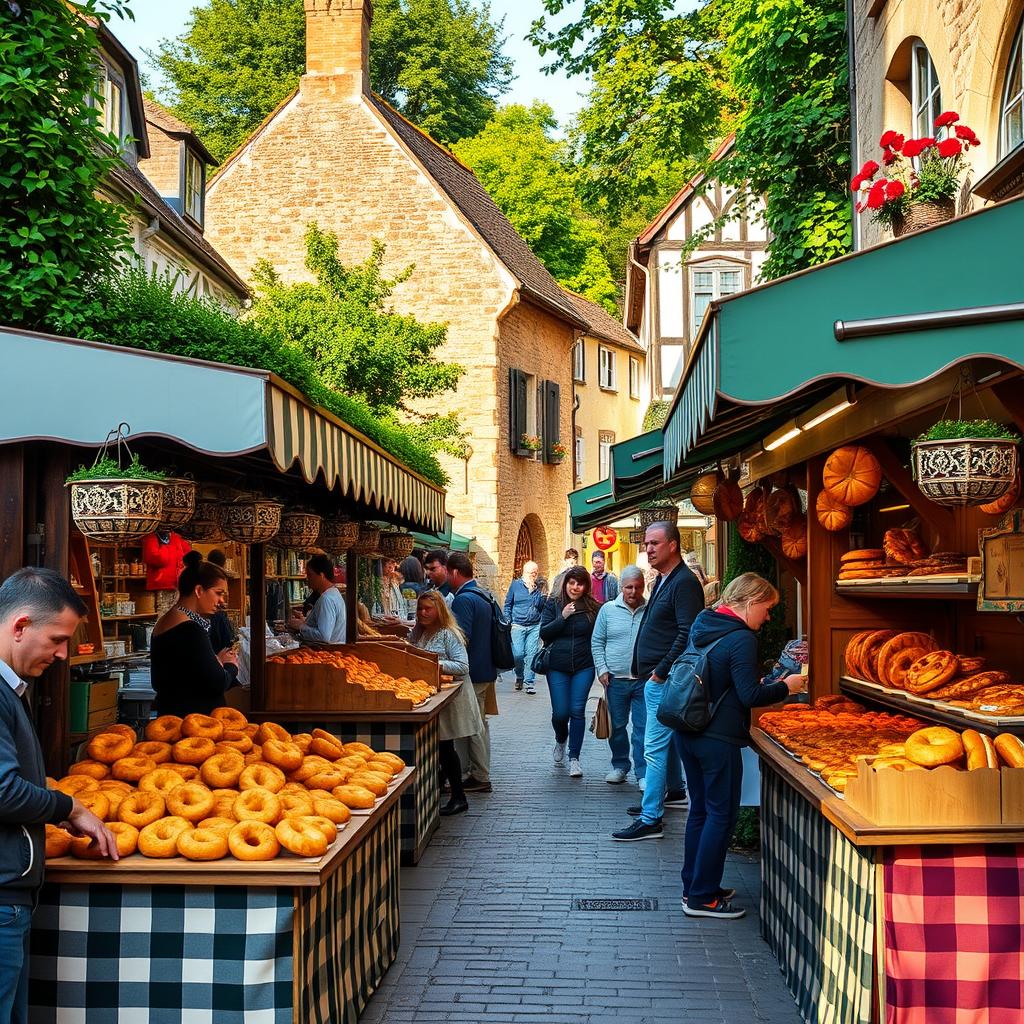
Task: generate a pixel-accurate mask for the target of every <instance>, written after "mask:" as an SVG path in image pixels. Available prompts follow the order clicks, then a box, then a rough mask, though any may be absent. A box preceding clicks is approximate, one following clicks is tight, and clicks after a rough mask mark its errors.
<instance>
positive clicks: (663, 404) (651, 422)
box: [643, 399, 672, 431]
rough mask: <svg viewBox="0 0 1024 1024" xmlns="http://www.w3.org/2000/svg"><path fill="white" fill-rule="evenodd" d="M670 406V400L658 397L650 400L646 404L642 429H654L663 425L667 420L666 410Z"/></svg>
mask: <svg viewBox="0 0 1024 1024" xmlns="http://www.w3.org/2000/svg"><path fill="white" fill-rule="evenodd" d="M671 408H672V403H671V402H668V401H659V400H658V399H655V400H654V401H652V402H651V404H650V405H649V406H647V412H645V413H644V424H643V428H644V430H645V431H647V430H654V429H655V428H656V427H663V426H665V424H666V423H667V422H668V411H669V409H671Z"/></svg>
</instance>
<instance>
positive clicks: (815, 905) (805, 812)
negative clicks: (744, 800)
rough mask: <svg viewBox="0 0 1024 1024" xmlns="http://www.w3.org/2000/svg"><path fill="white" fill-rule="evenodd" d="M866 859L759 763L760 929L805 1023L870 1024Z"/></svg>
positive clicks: (869, 863) (870, 868) (870, 884)
mask: <svg viewBox="0 0 1024 1024" xmlns="http://www.w3.org/2000/svg"><path fill="white" fill-rule="evenodd" d="M874 868H875V866H874V862H873V860H872V858H871V855H870V854H865V853H863V852H861V851H860V850H858V849H857V847H855V846H854V845H853V844H852V843H850V842H849V841H848V840H847V839H846V837H845V836H843V835H842V833H840V832H839V831H838V830H837V829H836V828H835V827H834V826H833V825H832V824H831V822H829V821H828V820H827V819H826V818H825V817H823V816H822V815H821V813H820V812H819V811H818V810H817V809H816V808H814V807H813V806H812V805H811V804H810V803H808V802H807V800H805V799H804V798H803V797H802V796H801V795H800V794H799V793H798V792H796V790H794V789H793V788H792V787H791V786H790V785H789V784H788V783H787V782H786V781H785V780H784V779H783V778H782V777H781V776H780V775H779V774H778V773H777V772H775V771H773V770H772V768H771V766H770V765H769V764H767V763H766V762H764V761H762V763H761V873H762V889H761V934H762V936H763V937H764V939H765V941H766V942H767V943H768V945H769V946H770V947H771V949H772V952H773V953H774V954H775V956H776V958H777V959H778V961H779V966H780V968H781V970H782V973H783V975H784V977H785V979H786V984H787V986H788V987H789V990H790V992H792V993H793V996H794V998H795V999H796V1001H797V1005H798V1007H799V1009H800V1013H801V1015H802V1016H803V1019H804V1020H805V1021H806V1022H807V1024H870V1022H871V1019H872V1017H871V1013H872V1010H871V982H872V967H873V963H874V959H873V954H872V947H873V942H874V911H873V904H874V893H875V885H874V875H875V870H874Z"/></svg>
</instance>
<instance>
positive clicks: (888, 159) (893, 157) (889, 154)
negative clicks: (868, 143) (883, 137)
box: [882, 149, 900, 167]
mask: <svg viewBox="0 0 1024 1024" xmlns="http://www.w3.org/2000/svg"><path fill="white" fill-rule="evenodd" d="M899 158H900V156H899V153H894V152H893V151H892V150H891V149H887V150H886V151H885V156H883V157H882V163H883V164H885V166H886V167H888V166H890V165H891V164H894V163H896V161H897V160H899Z"/></svg>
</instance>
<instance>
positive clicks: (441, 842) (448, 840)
mask: <svg viewBox="0 0 1024 1024" xmlns="http://www.w3.org/2000/svg"><path fill="white" fill-rule="evenodd" d="M463 838H464V836H439V837H438V838H437V839H435V840H434V845H435V846H461V845H462V840H463Z"/></svg>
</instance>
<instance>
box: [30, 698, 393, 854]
mask: <svg viewBox="0 0 1024 1024" xmlns="http://www.w3.org/2000/svg"><path fill="white" fill-rule="evenodd" d="M137 739H138V737H137V736H136V733H135V730H134V729H132V728H130V727H129V726H127V725H112V726H109V727H108V728H107V729H106V730H104V731H103V732H101V733H99V734H98V735H96V736H94V737H93V738H92V739H91V740H90V741H89V743H88V744H87V746H86V754H87V759H86V760H83V761H79V762H78V763H77V764H74V765H72V766H71V769H70V770H69V772H68V774H67V775H66V776H65V777H64V778H62V779H58V780H53V779H50V780H48V785H50V787H51V788H53V789H59V790H61V791H62V792H64V793H67V794H69V795H70V796H74V797H75V798H76V799H78V800H79V801H81V802H82V803H83V804H84V805H85V806H86V807H87V808H88V809H89V810H90V811H92V812H93V814H95V815H96V816H97V817H99V818H102V819H103V820H104V821H105V822H107V824H108V827H109V828H110V830H111V831H112V832H113V833H114V834H115V837H116V840H117V848H118V852H119V854H120V855H121V856H122V857H127V856H130V855H131V854H133V853H135V852H138V853H141V854H142V855H143V856H144V857H154V858H167V857H176V856H181V857H185V858H187V859H188V860H197V861H198V860H202V861H206V860H219V859H221V858H223V857H227V856H233V857H235V858H237V859H238V860H245V861H265V860H272V859H273V858H275V857H276V856H278V854H279V853H281V851H282V850H285V851H287V852H289V853H293V854H296V855H297V856H300V857H320V856H323V854H324V853H326V852H327V849H328V848H329V847H330V846H331V844H332V843H333V842H334V841H335V839H336V838H337V835H338V830H339V829H340V828H342V827H343V826H344V824H345V823H346V822H347V821H348V820H349V818H350V817H351V816H352V809H353V808H363V809H368V808H371V807H373V806H374V804H375V803H376V801H377V799H378V798H379V797H382V796H384V795H385V794H386V793H387V791H388V786H389V785H390V784H391V781H392V779H393V777H394V776H395V775H397V774H398V773H399V772H401V771H402V769H404V768H405V762H404V761H403V760H402V759H401V758H400V757H397V756H396V755H395V754H390V753H378V752H377V751H375V750H373V749H372V748H371V747H368V746H367V745H366V744H365V743H343V742H342V741H341V740H340V739H339V738H338V737H337V736H333V735H332V734H331V733H329V732H325V731H324V730H323V729H314V730H313V732H312V733H299V734H297V735H294V736H293V735H292V734H291V733H289V732H288V730H287V729H285V728H284V727H283V726H280V725H277V724H275V723H274V722H264V723H263V724H262V725H256V724H253V723H250V722H249V721H248V720H247V719H246V717H245V716H244V715H243V714H242V713H241V712H240V711H237V710H235V709H234V708H217V709H215V710H214V711H213V713H212V714H210V715H187V716H186V717H185V718H183V719H182V718H178V717H177V716H176V715H163V716H162V717H160V718H156V719H154V720H153V721H152V722H150V723H149V725H147V727H146V738H145V740H144V741H143V742H141V743H140V742H137ZM67 853H71V855H72V856H75V857H81V858H86V859H98V858H99V856H100V854H99V851H98V850H97V849H96V848H95V847H94V846H93V845H91V843H90V840H89V839H88V837H82V838H75V837H72V836H71V835H70V834H69V833H67V832H66V831H64V830H63V829H60V828H57V827H55V826H53V825H47V826H46V856H47V857H48V858H49V857H60V856H63V855H64V854H67Z"/></svg>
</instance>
